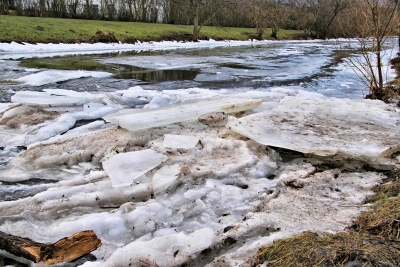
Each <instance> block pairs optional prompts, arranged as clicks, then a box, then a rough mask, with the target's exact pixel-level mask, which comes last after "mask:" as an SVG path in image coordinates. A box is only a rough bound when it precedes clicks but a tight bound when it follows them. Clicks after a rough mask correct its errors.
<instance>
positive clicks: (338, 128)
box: [0, 87, 400, 267]
mask: <svg viewBox="0 0 400 267" xmlns="http://www.w3.org/2000/svg"><path fill="white" fill-rule="evenodd" d="M49 92H51V93H49ZM46 93H47V94H48V95H47V96H46V97H45V98H43V93H41V94H42V95H41V99H42V100H43V99H45V100H46V102H41V103H38V102H37V101H36V100H35V98H34V97H33V96H35V94H36V93H34V92H32V93H28V94H27V93H26V92H25V93H17V94H16V95H15V96H14V97H13V100H14V101H15V103H13V104H2V106H0V108H1V114H0V116H1V120H0V124H1V125H0V146H1V147H2V150H1V151H0V152H1V154H0V156H2V157H3V158H4V159H5V158H7V160H6V162H7V165H6V166H5V167H4V168H3V170H1V172H0V177H1V178H0V181H1V183H0V186H1V187H2V188H3V189H4V191H5V192H7V193H6V194H8V195H9V196H4V197H2V198H1V202H0V230H1V231H3V232H6V233H10V234H13V235H18V236H23V237H28V238H31V239H33V240H35V241H38V242H49V243H50V242H55V241H57V240H59V239H60V238H62V237H65V236H68V235H71V234H73V233H75V232H78V231H83V230H93V231H94V232H95V233H96V235H97V236H98V237H99V238H100V239H101V240H102V246H101V247H100V248H98V249H97V250H96V251H94V252H92V255H93V256H95V259H94V258H93V257H92V258H90V259H91V260H90V261H87V262H85V263H83V264H82V262H80V263H70V264H69V265H68V266H74V265H75V266H76V265H79V264H82V265H81V266H86V267H88V266H166V267H167V266H168V267H169V266H181V265H183V264H187V265H189V266H250V265H251V263H252V261H253V258H254V256H255V254H256V253H257V251H258V250H259V248H260V247H262V246H265V245H268V244H271V243H272V242H273V241H274V240H277V239H281V238H285V237H290V236H293V235H296V234H299V233H302V232H303V231H313V232H317V233H320V234H322V233H325V232H329V233H334V232H338V231H342V230H344V229H345V228H346V227H347V226H349V225H350V224H351V223H352V221H353V220H355V218H357V216H358V215H359V214H360V212H361V211H363V210H365V209H367V208H368V205H367V204H365V203H366V200H367V199H368V198H369V197H371V196H372V195H373V189H374V188H375V187H376V186H378V185H379V184H380V183H382V181H383V180H384V178H385V177H384V176H383V175H382V174H381V173H380V172H378V170H379V169H382V168H384V169H386V170H387V169H393V168H397V167H398V159H397V158H396V155H397V154H396V153H397V152H398V150H399V147H398V144H399V143H400V142H399V141H400V140H399V139H400V137H399V136H400V135H399V130H400V124H399V119H400V115H399V114H398V111H397V109H396V108H394V107H390V106H388V105H386V104H383V103H382V102H379V101H367V100H347V99H342V100H341V99H334V98H326V97H324V96H322V95H319V94H311V93H307V92H304V91H301V90H298V91H294V90H288V89H285V88H273V89H272V90H271V92H262V91H248V92H245V93H238V94H234V95H232V94H231V93H229V92H227V91H224V90H220V91H215V90H214V91H209V90H205V89H198V88H191V89H186V90H174V91H168V90H166V91H150V90H142V89H141V88H140V87H134V88H130V89H127V90H121V91H118V92H114V93H99V94H93V95H85V96H84V95H81V94H78V93H76V92H69V91H57V90H51V91H48V92H45V93H44V94H46ZM59 97H62V98H61V99H62V101H60V98H59ZM215 99H218V100H217V101H216V100H215ZM231 99H235V100H234V102H229V101H231ZM238 99H239V100H240V101H238ZM161 100H162V101H161ZM224 101H225V102H227V103H229V105H226V104H225V102H224ZM210 103H212V105H209V104H210ZM132 106H135V107H136V108H135V109H132ZM232 106H235V108H234V109H232ZM177 107H181V109H179V108H178V109H177ZM237 107H241V108H239V109H236V108H237ZM210 112H211V113H210ZM215 112H217V113H215ZM221 112H224V113H221ZM213 114H214V115H215V117H216V119H217V120H218V116H222V117H223V119H221V120H222V122H223V123H221V122H218V121H216V122H215V123H212V121H213V117H212V116H213ZM159 116H163V118H164V119H163V120H162V121H163V122H164V123H162V124H160V123H159V122H160V119H159ZM199 117H202V119H201V121H202V122H206V123H205V124H204V123H202V122H200V121H199V120H198V118H199ZM82 120H90V121H86V123H81V124H77V122H82ZM210 121H211V122H210ZM144 122H145V123H144ZM82 124H83V125H82ZM225 124H226V125H225ZM79 125H82V126H79ZM143 125H144V126H143ZM50 129H52V130H51V131H50ZM16 148H18V149H22V151H21V150H16ZM288 155H289V156H288ZM373 168H375V169H376V171H371V170H372V169H373ZM29 181H30V182H29ZM19 189H23V190H19ZM17 192H18V194H16V193H17ZM15 194H16V195H15ZM2 253H3V254H4V253H5V252H2ZM7 255H8V254H7ZM8 257H12V256H11V255H8ZM17 260H19V261H22V262H26V260H23V259H18V258H17ZM28 264H30V265H31V266H35V264H33V263H28ZM65 266H67V264H65Z"/></svg>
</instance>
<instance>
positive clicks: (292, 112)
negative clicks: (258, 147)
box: [226, 96, 400, 162]
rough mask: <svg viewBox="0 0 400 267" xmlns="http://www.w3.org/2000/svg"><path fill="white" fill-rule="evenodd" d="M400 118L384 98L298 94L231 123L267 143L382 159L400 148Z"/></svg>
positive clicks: (232, 126)
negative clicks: (352, 98)
mask: <svg viewBox="0 0 400 267" xmlns="http://www.w3.org/2000/svg"><path fill="white" fill-rule="evenodd" d="M399 121H400V115H399V114H397V113H396V112H395V111H394V110H391V108H390V107H388V106H387V105H386V104H385V103H383V102H381V101H372V100H350V99H336V98H310V97H300V96H297V97H285V98H284V99H283V100H281V101H280V103H279V104H278V106H277V107H276V108H275V109H273V110H270V111H264V112H260V113H256V114H252V115H249V116H246V117H243V118H240V119H236V118H233V117H230V118H229V122H228V124H227V125H226V127H228V128H229V129H231V130H233V131H235V132H237V133H240V134H242V135H244V136H247V137H249V138H251V139H253V140H255V141H257V142H258V143H261V144H263V145H267V146H275V147H281V148H286V149H290V150H295V151H299V152H302V153H307V154H315V155H319V156H334V155H338V156H341V157H352V158H355V159H358V160H363V161H367V162H376V161H377V160H378V159H382V157H385V156H388V155H390V154H391V153H393V152H395V151H397V150H398V149H400V147H399V144H400V135H399V134H398V133H399V132H400V125H399V123H398V122H399ZM365 139H367V140H370V141H369V142H364V141H363V140H365Z"/></svg>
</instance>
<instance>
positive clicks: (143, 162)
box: [103, 149, 168, 187]
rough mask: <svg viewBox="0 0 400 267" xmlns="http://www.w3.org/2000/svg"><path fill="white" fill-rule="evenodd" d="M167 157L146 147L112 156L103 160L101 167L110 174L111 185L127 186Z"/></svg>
mask: <svg viewBox="0 0 400 267" xmlns="http://www.w3.org/2000/svg"><path fill="white" fill-rule="evenodd" d="M167 159H168V157H167V156H165V155H163V154H160V153H158V152H157V151H155V150H152V149H146V150H142V151H134V152H129V153H121V154H117V155H115V156H112V157H111V158H110V159H109V160H106V161H104V162H103V168H104V170H105V171H106V172H107V174H108V176H110V178H111V182H112V186H113V187H118V186H127V185H131V184H132V182H133V180H134V179H136V178H138V177H139V176H141V175H143V174H145V173H146V172H148V171H149V170H151V169H153V168H155V167H157V166H158V165H160V164H161V163H162V162H164V161H166V160H167Z"/></svg>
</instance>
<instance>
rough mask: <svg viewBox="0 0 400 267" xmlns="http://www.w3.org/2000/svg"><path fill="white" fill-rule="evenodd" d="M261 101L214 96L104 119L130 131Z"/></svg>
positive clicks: (232, 110)
mask: <svg viewBox="0 0 400 267" xmlns="http://www.w3.org/2000/svg"><path fill="white" fill-rule="evenodd" d="M261 102H262V101H261V100H259V99H240V98H228V97H224V98H212V99H206V100H201V101H196V102H190V103H185V104H181V105H176V106H173V107H163V108H158V109H152V110H121V111H119V112H116V113H114V114H110V115H108V116H106V117H104V119H105V120H106V121H109V122H112V123H115V124H117V125H119V126H120V127H122V128H125V129H127V130H129V131H137V130H140V129H147V128H153V127H158V126H165V125H168V124H172V123H177V122H183V121H190V120H197V119H198V118H199V117H200V116H201V115H204V114H207V113H210V112H218V111H222V112H225V113H233V112H240V111H244V110H249V109H252V108H255V107H258V106H259V105H261Z"/></svg>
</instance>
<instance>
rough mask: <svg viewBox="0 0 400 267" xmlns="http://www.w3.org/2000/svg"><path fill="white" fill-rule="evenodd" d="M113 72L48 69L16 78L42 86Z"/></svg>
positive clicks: (99, 76)
mask: <svg viewBox="0 0 400 267" xmlns="http://www.w3.org/2000/svg"><path fill="white" fill-rule="evenodd" d="M111 75H112V74H111V73H108V72H100V71H85V70H78V71H71V70H46V71H42V72H38V73H34V74H30V75H26V76H23V77H20V78H18V79H16V81H17V82H23V83H25V84H29V85H34V86H40V85H44V84H49V83H56V82H62V81H68V80H72V79H79V78H83V77H95V78H103V77H108V76H111Z"/></svg>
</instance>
